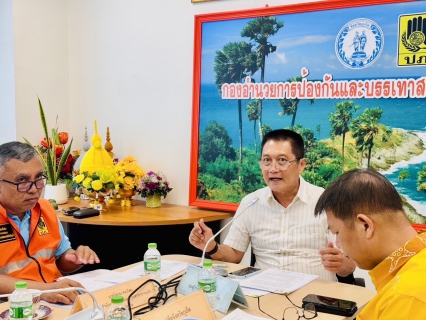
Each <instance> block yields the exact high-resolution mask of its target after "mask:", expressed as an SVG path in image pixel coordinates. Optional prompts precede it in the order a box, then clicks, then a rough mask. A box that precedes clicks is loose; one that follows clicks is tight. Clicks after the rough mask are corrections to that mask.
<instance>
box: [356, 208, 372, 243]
mask: <svg viewBox="0 0 426 320" xmlns="http://www.w3.org/2000/svg"><path fill="white" fill-rule="evenodd" d="M356 223H357V224H358V226H359V228H360V229H362V230H364V233H365V237H366V238H367V239H371V238H372V237H373V235H374V231H375V227H374V221H373V220H372V219H371V218H370V217H369V216H366V215H365V214H358V215H357V216H356Z"/></svg>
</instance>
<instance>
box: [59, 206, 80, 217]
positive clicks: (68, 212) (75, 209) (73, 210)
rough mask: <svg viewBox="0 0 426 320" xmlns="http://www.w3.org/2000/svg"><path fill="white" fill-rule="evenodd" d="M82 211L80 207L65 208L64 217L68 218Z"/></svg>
mask: <svg viewBox="0 0 426 320" xmlns="http://www.w3.org/2000/svg"><path fill="white" fill-rule="evenodd" d="M78 210H80V208H79V207H68V208H63V209H62V212H63V214H64V215H66V216H72V214H73V213H74V212H76V211H78Z"/></svg>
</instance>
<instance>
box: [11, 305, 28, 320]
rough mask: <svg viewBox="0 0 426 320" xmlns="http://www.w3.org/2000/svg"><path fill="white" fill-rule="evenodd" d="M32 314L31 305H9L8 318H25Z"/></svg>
mask: <svg viewBox="0 0 426 320" xmlns="http://www.w3.org/2000/svg"><path fill="white" fill-rule="evenodd" d="M32 315H33V306H32V305H29V306H26V307H16V308H14V307H10V311H9V318H10V319H27V318H29V317H31V316H32Z"/></svg>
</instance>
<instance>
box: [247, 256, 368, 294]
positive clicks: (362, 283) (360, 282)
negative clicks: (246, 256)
mask: <svg viewBox="0 0 426 320" xmlns="http://www.w3.org/2000/svg"><path fill="white" fill-rule="evenodd" d="M255 263H256V256H255V254H254V253H253V248H252V249H251V256H250V265H251V266H252V267H254V264H255ZM336 277H337V281H339V282H342V283H347V284H353V285H355V286H360V287H365V279H364V278H355V277H354V274H353V273H352V274H350V275H348V276H346V277H341V276H339V275H337V274H336Z"/></svg>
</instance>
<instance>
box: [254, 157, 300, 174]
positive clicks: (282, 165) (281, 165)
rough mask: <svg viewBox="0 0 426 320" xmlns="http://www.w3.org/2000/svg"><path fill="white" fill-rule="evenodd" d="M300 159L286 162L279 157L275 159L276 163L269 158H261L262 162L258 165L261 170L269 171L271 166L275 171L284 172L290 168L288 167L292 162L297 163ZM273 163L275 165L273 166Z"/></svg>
mask: <svg viewBox="0 0 426 320" xmlns="http://www.w3.org/2000/svg"><path fill="white" fill-rule="evenodd" d="M299 160H300V159H294V160H291V161H289V160H287V159H286V158H283V157H280V158H278V159H277V161H274V160H272V159H271V158H267V157H265V158H262V160H260V161H259V165H260V167H261V168H262V169H263V170H269V169H271V168H272V166H275V168H276V169H277V170H280V171H285V170H287V169H288V167H290V165H291V164H292V163H293V162H296V161H299ZM274 163H275V164H274Z"/></svg>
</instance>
